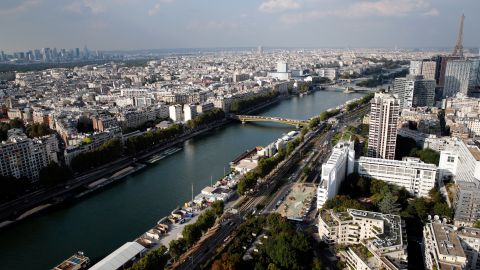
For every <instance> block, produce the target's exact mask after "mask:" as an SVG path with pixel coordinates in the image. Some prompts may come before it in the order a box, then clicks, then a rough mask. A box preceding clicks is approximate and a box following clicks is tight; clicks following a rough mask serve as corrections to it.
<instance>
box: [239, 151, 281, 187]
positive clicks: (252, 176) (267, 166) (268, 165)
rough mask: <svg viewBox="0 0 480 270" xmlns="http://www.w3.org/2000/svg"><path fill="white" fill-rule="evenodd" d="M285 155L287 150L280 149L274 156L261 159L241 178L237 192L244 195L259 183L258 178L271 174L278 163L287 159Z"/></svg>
mask: <svg viewBox="0 0 480 270" xmlns="http://www.w3.org/2000/svg"><path fill="white" fill-rule="evenodd" d="M285 156H286V153H285V151H284V150H280V151H278V153H277V154H276V155H274V156H273V157H270V158H262V159H260V160H259V161H258V165H257V167H255V169H253V170H251V171H249V172H247V173H246V174H245V175H244V176H243V177H242V179H240V181H239V182H238V185H237V192H238V193H239V194H240V195H243V194H245V193H246V192H247V191H248V190H250V189H252V188H254V187H255V185H256V184H257V180H258V179H259V178H261V177H265V176H266V175H267V174H269V173H270V172H271V171H272V170H273V169H274V168H275V167H276V166H277V165H278V163H280V162H281V161H282V160H284V159H285Z"/></svg>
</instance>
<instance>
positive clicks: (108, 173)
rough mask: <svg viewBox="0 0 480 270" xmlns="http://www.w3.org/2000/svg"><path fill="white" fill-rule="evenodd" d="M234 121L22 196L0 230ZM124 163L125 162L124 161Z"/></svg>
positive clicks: (7, 212) (4, 212)
mask: <svg viewBox="0 0 480 270" xmlns="http://www.w3.org/2000/svg"><path fill="white" fill-rule="evenodd" d="M282 99H283V98H282V97H277V98H275V99H273V100H269V101H267V102H265V103H263V104H260V105H257V106H255V107H254V108H251V109H248V110H246V111H245V113H254V112H256V111H260V110H264V109H266V108H268V107H269V106H272V105H273V104H276V103H278V102H280V101H281V100H282ZM232 121H233V120H231V119H228V118H227V119H224V120H222V121H217V122H215V123H213V124H210V125H207V126H206V127H204V128H201V129H199V130H195V131H193V132H191V133H186V134H182V135H180V136H179V137H178V138H175V139H174V140H172V141H170V142H166V143H164V144H162V145H160V146H157V147H156V148H154V149H149V151H147V152H145V153H140V154H137V155H135V156H131V157H122V158H121V159H119V160H116V161H114V162H113V163H110V164H105V165H103V166H101V167H99V168H97V169H96V174H95V175H93V176H91V177H88V173H87V174H84V175H82V176H80V177H77V179H79V180H77V181H70V182H69V183H67V184H66V185H65V186H62V187H60V188H59V189H57V190H56V191H55V192H51V191H49V192H47V193H46V195H45V197H43V198H42V197H40V196H41V195H39V194H36V195H35V196H36V199H35V201H33V200H31V199H30V198H28V196H23V197H22V198H21V201H22V205H21V206H17V207H16V205H14V206H12V207H10V208H9V209H2V212H1V213H0V216H3V217H5V216H11V215H12V214H15V215H16V216H17V217H16V218H13V219H12V218H11V219H5V218H3V219H2V220H0V229H2V228H3V227H6V226H11V225H13V224H15V223H16V222H18V221H20V220H23V219H24V218H25V217H22V218H19V216H20V217H21V216H23V214H24V213H28V212H30V211H32V210H33V209H36V208H37V206H38V205H46V206H45V207H42V208H41V209H39V210H37V211H34V213H33V214H35V215H39V214H41V213H42V212H43V211H45V210H47V209H48V208H50V207H52V206H56V205H59V204H61V203H63V202H64V201H66V200H69V199H70V198H79V197H82V196H84V195H86V194H88V193H91V192H93V191H95V190H97V189H99V188H102V187H104V186H107V185H109V184H112V183H115V182H116V180H119V179H121V178H123V177H125V176H127V175H129V174H125V175H124V176H122V177H120V178H119V177H116V176H115V175H112V173H113V174H114V173H115V172H118V171H122V170H124V169H126V168H128V167H131V166H135V167H137V165H138V164H137V165H135V162H136V161H138V160H140V161H142V162H148V160H146V159H149V158H151V157H152V156H154V155H157V154H159V153H160V152H163V151H166V150H167V149H168V148H171V147H174V146H175V145H178V144H181V143H183V142H185V141H187V140H189V139H191V138H193V137H195V136H199V135H202V134H205V133H206V132H209V131H211V130H213V129H216V128H219V127H222V126H225V125H227V124H229V123H231V122H232ZM122 160H123V161H124V162H121V161H122ZM119 162H120V164H118V163H119ZM117 164H118V165H117ZM102 168H103V169H102ZM142 168H144V167H142ZM142 168H139V169H142ZM139 169H136V170H135V171H134V172H136V171H138V170H139ZM99 172H103V173H99ZM132 173H133V172H132ZM85 175H86V176H87V178H85V179H82V177H85ZM102 179H107V180H103V181H101V182H102V185H101V186H99V187H98V188H96V189H94V190H87V191H85V189H89V188H88V185H90V184H91V183H94V182H97V181H100V180H102ZM108 179H110V180H108ZM50 200H53V202H52V201H50ZM29 202H30V203H29ZM28 203H29V204H28ZM27 204H28V205H27ZM0 208H1V207H0ZM30 215H31V214H29V215H28V216H30Z"/></svg>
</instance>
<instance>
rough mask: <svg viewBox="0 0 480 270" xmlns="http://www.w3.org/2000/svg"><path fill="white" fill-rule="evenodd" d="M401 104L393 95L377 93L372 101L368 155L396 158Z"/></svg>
mask: <svg viewBox="0 0 480 270" xmlns="http://www.w3.org/2000/svg"><path fill="white" fill-rule="evenodd" d="M399 113H400V104H399V102H398V99H396V98H395V97H394V96H393V95H390V94H385V93H376V94H375V97H374V98H373V99H372V101H371V109H370V129H369V133H368V134H369V135H368V154H367V155H368V156H369V157H374V158H384V159H395V144H396V143H397V123H398V117H399Z"/></svg>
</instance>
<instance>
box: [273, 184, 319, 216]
mask: <svg viewBox="0 0 480 270" xmlns="http://www.w3.org/2000/svg"><path fill="white" fill-rule="evenodd" d="M316 191H317V188H316V187H315V185H312V184H299V183H297V184H295V185H293V186H292V189H291V190H290V192H289V193H288V195H287V197H286V198H285V200H284V201H283V203H282V204H281V205H280V206H279V207H278V210H277V211H278V212H279V213H280V214H281V215H282V216H284V217H287V218H288V219H291V220H297V221H302V220H303V219H304V216H305V215H306V214H308V212H309V210H310V208H311V206H312V200H313V198H314V197H315V194H316Z"/></svg>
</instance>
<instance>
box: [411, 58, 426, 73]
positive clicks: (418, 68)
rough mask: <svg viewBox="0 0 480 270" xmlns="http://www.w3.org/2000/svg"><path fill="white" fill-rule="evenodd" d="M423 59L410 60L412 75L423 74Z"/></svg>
mask: <svg viewBox="0 0 480 270" xmlns="http://www.w3.org/2000/svg"><path fill="white" fill-rule="evenodd" d="M422 64H423V61H422V60H412V61H410V69H409V74H410V75H422Z"/></svg>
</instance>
